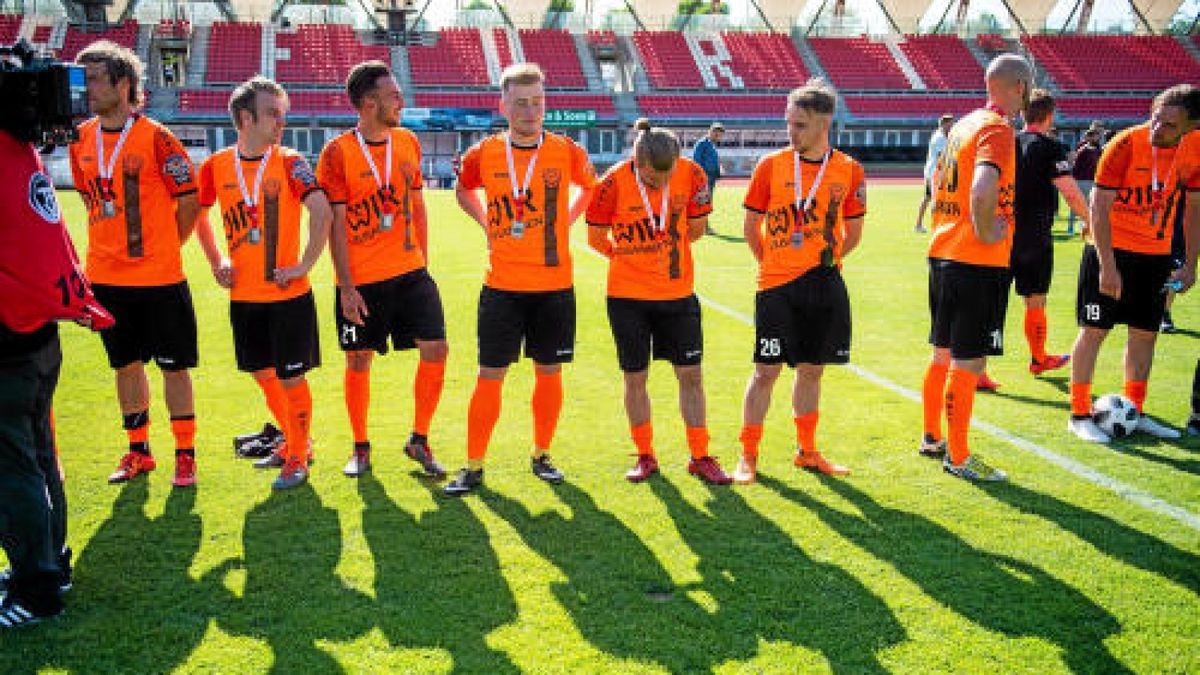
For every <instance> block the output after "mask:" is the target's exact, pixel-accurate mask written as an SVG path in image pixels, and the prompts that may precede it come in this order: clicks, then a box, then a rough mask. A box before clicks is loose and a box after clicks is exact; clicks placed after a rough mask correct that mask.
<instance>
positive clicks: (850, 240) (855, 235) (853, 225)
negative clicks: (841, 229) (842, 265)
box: [842, 216, 864, 258]
mask: <svg viewBox="0 0 1200 675" xmlns="http://www.w3.org/2000/svg"><path fill="white" fill-rule="evenodd" d="M863 220H864V218H863V217H862V216H859V217H858V218H847V219H846V231H845V234H844V235H843V236H842V257H843V258H845V257H846V256H848V255H850V252H851V251H853V250H854V249H856V248H858V244H859V242H861V241H862V231H863Z"/></svg>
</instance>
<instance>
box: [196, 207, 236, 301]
mask: <svg viewBox="0 0 1200 675" xmlns="http://www.w3.org/2000/svg"><path fill="white" fill-rule="evenodd" d="M195 223H196V224H195V225H194V228H195V230H196V241H197V242H199V243H200V250H202V251H204V257H205V258H206V259H207V260H208V266H209V267H210V268H211V269H212V273H213V278H214V279H216V280H217V285H218V286H220V287H221V288H233V281H234V269H233V265H232V264H231V263H230V262H229V259H228V258H226V257H225V256H223V255H221V251H220V249H218V248H217V238H216V235H214V234H213V227H212V221H210V220H209V218H208V210H207V209H204V210H201V211H200V214H199V215H198V216H196V219H195Z"/></svg>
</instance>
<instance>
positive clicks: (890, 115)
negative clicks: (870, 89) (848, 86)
mask: <svg viewBox="0 0 1200 675" xmlns="http://www.w3.org/2000/svg"><path fill="white" fill-rule="evenodd" d="M843 101H844V103H845V104H846V108H847V109H848V110H849V111H850V114H852V115H854V116H855V117H860V118H866V119H930V120H936V119H937V118H938V117H939V116H940V115H942V114H944V113H948V114H951V115H954V116H956V117H957V116H961V115H965V114H966V113H969V112H971V111H972V110H974V109H976V108H979V107H981V106H983V104H984V97H983V95H982V94H980V95H977V96H928V95H922V94H909V95H906V96H867V95H858V94H850V95H848V96H845V97H843Z"/></svg>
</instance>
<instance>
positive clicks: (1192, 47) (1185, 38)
mask: <svg viewBox="0 0 1200 675" xmlns="http://www.w3.org/2000/svg"><path fill="white" fill-rule="evenodd" d="M1175 40H1176V41H1178V42H1179V44H1181V45H1183V49H1184V51H1186V52H1187V53H1189V54H1191V55H1192V58H1193V59H1196V62H1197V63H1200V47H1198V46H1197V45H1196V43H1195V42H1193V41H1192V36H1190V35H1176V36H1175Z"/></svg>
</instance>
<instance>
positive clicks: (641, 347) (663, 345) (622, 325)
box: [608, 295, 704, 373]
mask: <svg viewBox="0 0 1200 675" xmlns="http://www.w3.org/2000/svg"><path fill="white" fill-rule="evenodd" d="M608 323H609V325H610V326H612V333H613V340H615V341H616V343H617V361H618V362H619V363H620V364H621V370H622V371H624V372H626V373H637V372H641V371H643V370H645V369H646V368H648V367H650V357H651V354H652V353H653V356H654V358H655V359H657V360H663V361H670V362H671V363H672V364H673V365H676V366H696V365H699V364H700V359H701V357H702V356H703V354H704V331H703V328H702V327H701V325H700V301H699V300H698V299H697V298H696V296H695V295H689V296H687V297H686V298H680V299H678V300H632V299H629V298H609V299H608Z"/></svg>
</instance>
